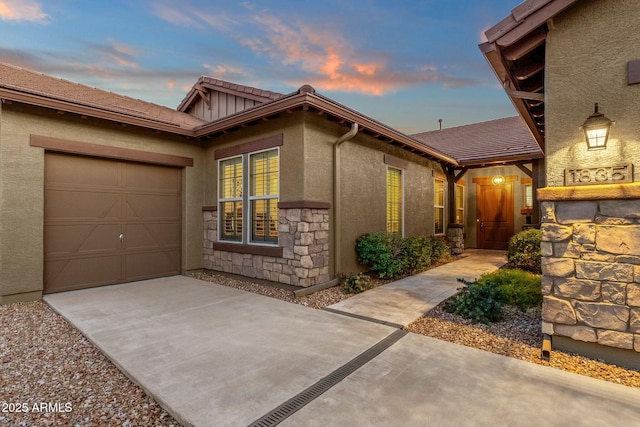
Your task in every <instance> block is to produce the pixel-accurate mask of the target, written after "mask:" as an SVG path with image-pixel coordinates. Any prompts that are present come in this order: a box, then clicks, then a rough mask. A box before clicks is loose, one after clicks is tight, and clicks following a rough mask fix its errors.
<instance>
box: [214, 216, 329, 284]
mask: <svg viewBox="0 0 640 427" xmlns="http://www.w3.org/2000/svg"><path fill="white" fill-rule="evenodd" d="M203 221H204V241H203V245H204V247H203V266H204V268H205V269H207V270H215V271H224V272H226V273H233V274H239V275H242V276H247V277H252V278H258V279H264V280H270V281H273V282H279V283H285V284H287V285H294V286H301V287H308V286H314V285H317V284H320V283H324V282H327V281H329V279H330V277H329V210H328V209H321V208H319V209H316V208H288V209H285V208H280V209H279V212H278V222H279V224H278V247H279V248H282V256H265V255H256V254H250V253H241V252H240V251H238V252H230V251H227V250H220V249H217V247H218V246H216V242H217V238H218V232H217V231H218V230H217V229H218V213H217V211H216V210H205V211H203Z"/></svg>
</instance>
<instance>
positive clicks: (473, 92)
mask: <svg viewBox="0 0 640 427" xmlns="http://www.w3.org/2000/svg"><path fill="white" fill-rule="evenodd" d="M521 2H522V0H413V1H409V0H396V1H389V0H321V1H318V0H313V1H305V0H297V1H294V0H268V1H267V0H247V1H232V0H227V1H221V0H173V1H171V0H90V1H87V0H0V62H6V63H9V64H13V65H16V66H20V67H24V68H27V69H30V70H35V71H38V72H41V73H44V74H49V75H53V76H56V77H59V78H64V79H67V80H71V81H74V82H77V83H81V84H85V85H89V86H93V87H97V88H100V89H104V90H109V91H112V92H116V93H119V94H122V95H126V96H130V97H133V98H138V99H142V100H145V101H149V102H154V103H157V104H161V105H165V106H168V107H171V108H176V107H177V106H178V105H179V104H180V101H182V99H183V98H184V96H185V95H186V93H187V92H188V91H189V89H190V88H191V87H192V85H193V84H194V83H195V82H196V81H197V80H198V78H199V77H200V76H203V75H206V76H210V77H213V78H217V79H221V80H226V81H230V82H233V83H238V84H242V85H248V86H254V87H258V88H261V89H267V90H271V91H275V92H280V93H284V94H287V93H291V92H294V91H296V90H297V89H298V88H299V87H300V86H302V85H304V84H310V85H311V86H313V87H314V88H315V89H316V91H317V92H319V93H321V94H323V95H325V96H328V97H330V98H332V99H334V100H335V101H337V102H340V103H342V104H344V105H346V106H348V107H350V108H352V109H355V110H357V111H359V112H361V113H363V114H365V115H368V116H370V117H372V118H374V119H376V120H378V121H380V122H383V123H385V124H386V125H388V126H391V127H393V128H396V129H398V130H400V131H401V132H404V133H406V134H412V133H417V132H423V131H428V130H434V129H438V126H439V125H438V119H442V120H443V126H444V127H445V128H446V127H453V126H459V125H464V124H468V123H475V122H480V121H485V120H492V119H498V118H502V117H509V116H515V115H516V112H515V110H514V108H513V106H512V105H511V103H510V101H509V100H508V98H507V96H506V95H505V93H504V91H503V90H502V88H501V87H500V85H499V83H498V80H497V79H496V77H495V75H494V74H493V71H492V70H491V68H490V67H489V65H488V64H487V62H486V60H485V59H484V57H483V56H482V54H481V53H480V50H479V49H478V44H480V43H482V42H483V41H484V39H483V37H484V31H485V30H487V29H488V28H490V27H491V26H493V25H495V24H497V23H498V22H499V21H501V20H502V19H503V18H505V17H506V16H507V15H509V13H510V12H511V10H512V9H513V8H514V7H516V6H517V5H518V4H520V3H521Z"/></svg>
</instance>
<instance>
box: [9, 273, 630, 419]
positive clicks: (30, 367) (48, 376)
mask: <svg viewBox="0 0 640 427" xmlns="http://www.w3.org/2000/svg"><path fill="white" fill-rule="evenodd" d="M193 276H194V277H196V278H199V279H202V280H206V281H210V282H213V283H218V284H221V285H225V286H231V287H234V288H238V289H243V290H246V291H249V292H254V293H259V294H262V295H266V296H269V297H273V298H278V299H281V300H284V301H288V302H292V303H296V304H301V305H304V306H307V307H311V308H316V309H318V308H322V307H326V306H328V305H331V304H334V303H336V302H339V301H341V300H343V299H345V298H348V297H349V296H350V295H347V294H343V293H342V291H341V290H340V288H339V287H333V288H329V289H325V290H322V291H319V292H316V293H314V294H312V295H309V296H304V297H301V298H295V297H294V296H293V292H292V291H291V290H287V289H282V288H279V287H275V286H269V285H266V284H259V283H253V282H250V281H247V280H238V279H237V278H234V277H229V276H225V275H219V274H214V273H197V274H194V275H193ZM384 283H385V282H383V281H377V282H375V285H376V286H379V285H383V284H384ZM0 325H2V330H3V333H2V334H1V335H0V367H1V369H0V405H2V406H3V407H0V425H12V426H61V425H64V426H125V427H126V426H179V425H180V424H178V423H177V422H176V421H175V420H174V419H173V418H172V417H171V416H170V415H169V414H168V413H167V412H166V411H164V410H163V409H162V408H161V407H160V406H159V405H158V404H157V403H156V402H155V401H154V400H153V399H151V398H150V397H149V396H147V395H146V394H145V393H144V391H143V390H142V389H141V388H140V387H138V386H137V385H135V384H134V383H132V382H131V381H130V380H129V379H128V378H127V377H126V376H124V375H123V374H122V373H121V372H120V371H119V370H118V369H117V368H116V367H115V366H114V365H113V364H112V363H111V362H110V361H109V360H107V358H106V357H105V356H104V355H102V353H100V352H99V351H98V350H97V349H96V348H95V347H94V346H93V345H92V344H91V343H90V342H89V341H88V340H87V339H85V338H84V337H83V336H82V335H81V334H80V333H79V332H78V331H77V330H75V329H74V328H73V327H71V326H70V325H69V324H68V323H67V322H66V321H65V320H64V319H63V318H62V317H61V316H59V315H58V314H56V313H55V312H53V310H51V309H50V308H49V307H48V306H47V305H46V304H45V303H43V302H41V301H36V302H30V303H17V304H9V305H4V306H0ZM408 329H409V330H410V331H412V332H415V333H419V334H423V335H427V336H431V337H434V338H438V339H441V340H445V341H450V342H454V343H458V344H462V345H466V346H470V347H474V348H478V349H481V350H486V351H490V352H493V353H497V354H502V355H505V356H509V357H514V358H517V359H521V360H525V361H528V362H531V363H538V364H542V365H546V366H551V367H554V368H557V369H562V370H565V371H569V372H575V373H578V374H581V375H586V376H590V377H593V378H599V379H603V380H606V381H611V382H614V383H618V384H623V385H626V386H631V387H640V372H638V371H635V370H629V369H624V368H620V367H617V366H613V365H609V364H606V363H604V362H602V361H598V360H592V359H587V358H585V357H581V356H577V355H571V354H567V353H563V352H560V351H556V350H554V351H553V352H552V353H551V360H550V361H548V362H546V361H544V360H541V359H540V343H541V340H542V333H541V331H540V310H539V309H530V310H528V311H527V312H521V311H519V310H518V309H514V308H509V307H508V308H505V311H504V320H503V321H501V322H497V323H494V324H492V325H490V326H487V325H483V324H472V323H471V322H470V321H468V320H465V319H462V318H460V317H459V316H455V315H452V314H450V313H447V312H445V311H444V310H443V309H442V308H441V306H438V307H436V308H435V309H433V310H431V311H430V312H429V313H427V314H426V315H425V316H423V317H422V318H420V319H418V320H416V321H415V322H413V323H412V324H411V325H409V328H408ZM43 405H44V406H43ZM18 410H20V412H18Z"/></svg>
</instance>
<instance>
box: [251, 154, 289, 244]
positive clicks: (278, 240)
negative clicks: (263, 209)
mask: <svg viewBox="0 0 640 427" xmlns="http://www.w3.org/2000/svg"><path fill="white" fill-rule="evenodd" d="M274 150H275V151H276V154H277V157H278V194H277V195H276V196H275V197H274V196H272V195H270V196H252V195H251V156H253V155H255V154H260V153H264V152H267V151H274ZM246 156H247V159H248V161H247V169H248V170H247V172H248V173H247V178H248V179H247V202H248V203H247V214H248V215H247V222H248V224H247V225H248V226H249V227H248V228H247V233H246V235H245V236H243V240H244V238H245V237H246V244H247V245H256V246H268V247H273V246H278V245H279V244H280V229H279V228H280V227H279V225H278V224H279V221H278V218H277V217H276V219H275V220H276V225H277V226H278V230H277V231H278V237H276V241H275V242H254V241H252V240H251V235H252V234H253V211H252V204H251V202H252V201H254V200H273V199H275V200H276V209H279V207H278V203H279V202H280V147H269V148H265V149H262V150H258V151H253V152H251V153H246ZM243 234H244V233H243Z"/></svg>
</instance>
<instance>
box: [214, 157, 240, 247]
mask: <svg viewBox="0 0 640 427" xmlns="http://www.w3.org/2000/svg"><path fill="white" fill-rule="evenodd" d="M219 176H220V189H219V193H218V194H219V201H220V207H219V215H220V240H230V241H234V242H241V241H242V157H234V158H232V159H228V160H223V161H221V162H220V165H219Z"/></svg>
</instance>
